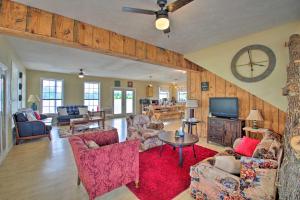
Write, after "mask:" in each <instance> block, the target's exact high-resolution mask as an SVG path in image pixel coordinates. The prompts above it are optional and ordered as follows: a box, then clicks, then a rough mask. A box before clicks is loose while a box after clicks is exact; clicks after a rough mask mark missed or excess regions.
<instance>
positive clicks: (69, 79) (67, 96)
mask: <svg viewBox="0 0 300 200" xmlns="http://www.w3.org/2000/svg"><path fill="white" fill-rule="evenodd" d="M26 72H27V77H28V78H27V94H28V95H27V98H28V96H29V95H30V94H35V95H40V93H41V91H40V80H41V78H53V79H63V80H64V105H68V104H69V105H70V104H83V83H84V82H85V81H93V82H100V83H101V102H102V103H101V106H102V107H110V108H111V107H112V88H113V87H114V81H115V80H120V81H121V87H127V82H128V80H122V79H118V78H104V77H92V76H85V78H83V79H79V78H78V76H77V75H76V74H63V73H53V72H45V71H35V70H27V71H26ZM130 81H133V89H135V90H136V113H140V112H141V111H140V104H139V100H140V99H141V98H146V86H147V85H148V84H149V82H148V81H135V80H130ZM152 85H153V87H154V94H155V96H154V97H153V98H152V99H156V98H158V87H159V83H156V82H153V83H152ZM28 106H30V105H28Z"/></svg>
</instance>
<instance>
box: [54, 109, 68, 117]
mask: <svg viewBox="0 0 300 200" xmlns="http://www.w3.org/2000/svg"><path fill="white" fill-rule="evenodd" d="M57 112H58V115H60V116H66V115H68V112H67V108H57Z"/></svg>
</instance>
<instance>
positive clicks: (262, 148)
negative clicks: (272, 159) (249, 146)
mask: <svg viewBox="0 0 300 200" xmlns="http://www.w3.org/2000/svg"><path fill="white" fill-rule="evenodd" d="M272 143H273V140H262V141H261V142H260V143H259V144H258V145H257V146H256V148H255V150H254V152H253V155H252V157H254V158H262V159H263V158H269V156H268V155H267V154H268V151H269V149H270V146H271V144H272Z"/></svg>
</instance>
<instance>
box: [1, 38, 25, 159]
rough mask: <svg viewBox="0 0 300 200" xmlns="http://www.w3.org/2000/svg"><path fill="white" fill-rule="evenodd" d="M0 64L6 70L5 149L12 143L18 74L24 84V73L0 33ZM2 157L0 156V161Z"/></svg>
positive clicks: (23, 103)
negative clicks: (6, 142) (20, 74)
mask: <svg viewBox="0 0 300 200" xmlns="http://www.w3.org/2000/svg"><path fill="white" fill-rule="evenodd" d="M0 64H1V65H4V66H5V67H6V68H7V70H6V94H5V99H6V106H5V112H6V113H5V115H6V118H7V121H6V123H5V128H6V131H7V133H8V137H7V138H5V139H7V141H8V145H7V147H8V148H7V151H8V150H9V148H10V147H11V145H12V127H13V126H14V124H13V122H12V113H14V112H16V111H17V110H18V104H19V102H18V93H17V89H16V88H17V84H18V74H19V72H23V85H24V84H25V80H26V74H25V67H24V66H23V65H22V63H21V62H20V60H19V58H18V57H17V55H16V54H15V52H14V51H13V49H12V47H11V46H10V44H9V43H8V42H7V41H6V40H5V39H4V38H3V36H1V35H0ZM22 95H23V97H25V88H24V89H23V94H22ZM21 104H22V105H25V98H23V101H22V102H21ZM1 159H3V157H2V158H1V157H0V162H1Z"/></svg>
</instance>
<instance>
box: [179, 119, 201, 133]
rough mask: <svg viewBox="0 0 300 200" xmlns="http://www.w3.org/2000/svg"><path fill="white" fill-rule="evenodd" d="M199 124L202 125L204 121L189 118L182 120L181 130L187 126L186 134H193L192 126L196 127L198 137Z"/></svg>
mask: <svg viewBox="0 0 300 200" xmlns="http://www.w3.org/2000/svg"><path fill="white" fill-rule="evenodd" d="M199 123H204V121H201V120H198V119H195V118H190V119H183V120H182V129H183V130H184V127H185V125H187V126H188V133H189V134H193V126H196V134H197V136H198V130H197V124H199Z"/></svg>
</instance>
